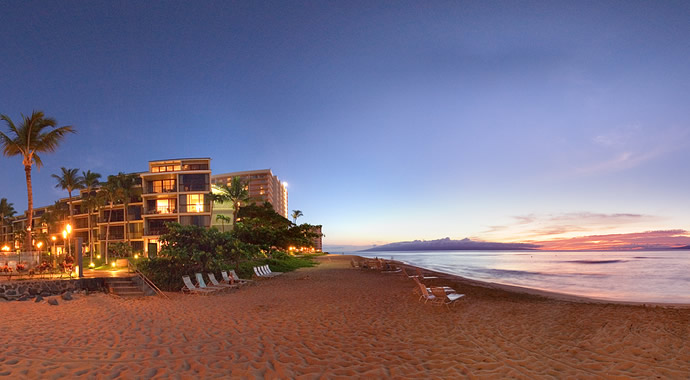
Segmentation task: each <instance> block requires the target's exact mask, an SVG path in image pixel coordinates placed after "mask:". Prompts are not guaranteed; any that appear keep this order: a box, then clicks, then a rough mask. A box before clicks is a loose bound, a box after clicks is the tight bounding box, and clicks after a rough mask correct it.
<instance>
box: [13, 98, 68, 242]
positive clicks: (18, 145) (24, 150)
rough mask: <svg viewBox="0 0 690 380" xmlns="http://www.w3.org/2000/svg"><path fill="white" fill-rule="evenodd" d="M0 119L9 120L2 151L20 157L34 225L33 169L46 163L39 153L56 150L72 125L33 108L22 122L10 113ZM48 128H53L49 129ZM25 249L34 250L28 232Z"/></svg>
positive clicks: (29, 218) (27, 209) (28, 224)
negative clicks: (11, 117)
mask: <svg viewBox="0 0 690 380" xmlns="http://www.w3.org/2000/svg"><path fill="white" fill-rule="evenodd" d="M0 119H2V120H4V121H5V123H7V128H8V129H9V132H10V134H9V135H6V134H4V133H2V132H0V145H1V146H2V147H3V154H4V155H5V156H8V157H12V156H21V157H22V165H23V166H24V174H25V175H26V193H27V199H28V206H27V208H26V213H27V221H26V225H27V226H29V227H28V228H31V227H30V226H32V221H33V214H34V197H33V188H32V184H31V168H32V167H33V166H34V164H36V167H37V168H40V167H41V166H43V161H42V160H41V157H39V155H38V153H44V152H45V153H49V152H54V151H55V149H57V147H58V145H60V142H61V141H62V139H63V138H64V137H65V135H67V134H68V133H75V131H74V129H73V128H72V127H71V126H64V127H57V128H56V127H55V126H56V125H57V121H55V119H53V118H50V117H45V115H44V114H43V112H41V111H34V112H32V113H31V116H24V115H22V122H21V123H20V124H19V125H15V124H14V122H13V121H12V119H10V118H9V117H8V116H7V115H0ZM47 128H53V129H52V130H49V131H46V129H47ZM24 249H25V250H27V251H30V250H31V234H25V237H24Z"/></svg>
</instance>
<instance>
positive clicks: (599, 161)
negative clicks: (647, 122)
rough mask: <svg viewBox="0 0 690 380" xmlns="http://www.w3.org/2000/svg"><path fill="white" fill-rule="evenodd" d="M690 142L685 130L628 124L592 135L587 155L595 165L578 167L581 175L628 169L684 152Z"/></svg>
mask: <svg viewBox="0 0 690 380" xmlns="http://www.w3.org/2000/svg"><path fill="white" fill-rule="evenodd" d="M688 140H690V131H689V130H688V128H677V127H666V128H663V127H657V126H654V127H649V128H644V127H642V126H640V125H631V126H626V127H620V128H612V129H611V130H610V131H608V132H606V133H602V134H599V135H596V136H594V137H593V138H592V139H591V141H592V143H593V147H594V148H596V149H592V151H591V152H590V155H591V156H592V157H595V161H594V162H590V163H588V164H585V165H582V166H579V167H577V168H576V169H575V172H576V173H578V174H582V175H591V174H599V173H606V172H615V171H621V170H628V169H632V168H635V167H637V166H639V165H642V164H643V163H645V162H648V161H652V160H654V159H657V158H659V157H662V156H664V155H667V154H669V153H672V152H675V151H677V150H680V149H684V148H685V147H686V146H687V144H688Z"/></svg>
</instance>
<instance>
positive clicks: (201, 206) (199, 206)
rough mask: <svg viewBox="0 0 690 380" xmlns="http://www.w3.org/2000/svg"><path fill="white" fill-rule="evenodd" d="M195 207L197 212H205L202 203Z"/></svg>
mask: <svg viewBox="0 0 690 380" xmlns="http://www.w3.org/2000/svg"><path fill="white" fill-rule="evenodd" d="M194 207H195V208H196V212H202V211H204V205H202V204H201V203H197V204H195V205H194Z"/></svg>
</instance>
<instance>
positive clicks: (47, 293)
mask: <svg viewBox="0 0 690 380" xmlns="http://www.w3.org/2000/svg"><path fill="white" fill-rule="evenodd" d="M52 295H53V293H51V292H47V291H42V292H41V296H43V297H50V296H52Z"/></svg>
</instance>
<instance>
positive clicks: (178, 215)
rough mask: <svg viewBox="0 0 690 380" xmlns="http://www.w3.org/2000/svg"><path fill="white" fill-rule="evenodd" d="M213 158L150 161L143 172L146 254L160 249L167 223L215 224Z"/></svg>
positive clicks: (189, 224) (142, 195)
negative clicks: (161, 238) (212, 179)
mask: <svg viewBox="0 0 690 380" xmlns="http://www.w3.org/2000/svg"><path fill="white" fill-rule="evenodd" d="M210 177H211V159H210V158H194V159H192V158H190V159H177V160H164V161H151V162H149V171H148V172H146V173H142V174H141V180H142V184H141V185H142V194H141V198H142V201H143V240H144V242H145V243H146V247H145V253H146V254H147V255H149V256H154V255H155V254H156V253H157V252H158V250H159V249H160V243H159V242H158V237H159V236H160V235H161V234H163V233H165V223H168V222H177V223H180V224H181V225H183V226H199V227H207V228H208V227H210V226H211V207H212V206H211V203H212V202H211V197H210V193H211V184H210Z"/></svg>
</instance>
